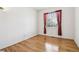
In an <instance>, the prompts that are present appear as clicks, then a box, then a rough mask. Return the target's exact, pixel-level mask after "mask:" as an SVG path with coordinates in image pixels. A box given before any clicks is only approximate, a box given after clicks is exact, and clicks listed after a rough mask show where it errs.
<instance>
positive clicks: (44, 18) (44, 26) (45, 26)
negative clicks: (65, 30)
mask: <svg viewBox="0 0 79 59" xmlns="http://www.w3.org/2000/svg"><path fill="white" fill-rule="evenodd" d="M46 15H47V13H44V34H46Z"/></svg>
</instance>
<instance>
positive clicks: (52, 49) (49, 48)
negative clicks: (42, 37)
mask: <svg viewBox="0 0 79 59" xmlns="http://www.w3.org/2000/svg"><path fill="white" fill-rule="evenodd" d="M45 49H46V52H58V51H59V47H58V46H57V45H52V44H50V43H45Z"/></svg>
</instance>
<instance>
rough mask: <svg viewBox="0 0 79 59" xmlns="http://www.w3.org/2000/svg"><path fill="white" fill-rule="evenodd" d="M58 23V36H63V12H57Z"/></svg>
mask: <svg viewBox="0 0 79 59" xmlns="http://www.w3.org/2000/svg"><path fill="white" fill-rule="evenodd" d="M56 14H57V22H58V35H60V36H61V35H62V26H61V21H62V10H57V11H56Z"/></svg>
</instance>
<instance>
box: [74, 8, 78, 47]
mask: <svg viewBox="0 0 79 59" xmlns="http://www.w3.org/2000/svg"><path fill="white" fill-rule="evenodd" d="M75 11H76V13H75V42H76V44H77V46H78V47H79V8H76V10H75Z"/></svg>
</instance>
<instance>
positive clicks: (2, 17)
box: [0, 7, 37, 49]
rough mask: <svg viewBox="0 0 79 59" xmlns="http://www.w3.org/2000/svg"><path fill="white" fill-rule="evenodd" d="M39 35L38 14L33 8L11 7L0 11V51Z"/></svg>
mask: <svg viewBox="0 0 79 59" xmlns="http://www.w3.org/2000/svg"><path fill="white" fill-rule="evenodd" d="M35 35H37V12H36V10H35V9H33V8H25V7H22V8H21V7H9V9H8V10H6V11H0V49H2V48H4V47H7V46H10V45H13V44H15V43H17V42H20V41H22V40H24V39H27V38H30V37H33V36H35Z"/></svg>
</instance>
